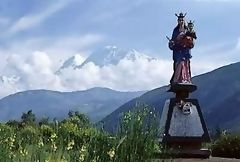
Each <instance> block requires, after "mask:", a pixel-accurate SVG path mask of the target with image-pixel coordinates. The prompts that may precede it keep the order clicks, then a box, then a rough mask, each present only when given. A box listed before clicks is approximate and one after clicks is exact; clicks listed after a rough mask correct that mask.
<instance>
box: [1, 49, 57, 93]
mask: <svg viewBox="0 0 240 162" xmlns="http://www.w3.org/2000/svg"><path fill="white" fill-rule="evenodd" d="M7 61H8V63H7V66H6V69H5V71H6V73H8V75H16V76H19V77H20V80H19V82H18V84H16V85H15V86H17V87H18V88H16V89H21V90H28V89H61V84H60V80H59V78H58V77H57V76H55V75H54V73H53V69H52V61H51V60H50V58H49V56H48V55H47V54H46V53H44V52H39V51H36V52H34V53H33V54H32V55H31V57H29V58H24V57H21V56H19V55H11V56H9V58H8V60H7Z"/></svg>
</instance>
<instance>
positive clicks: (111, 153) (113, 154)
mask: <svg viewBox="0 0 240 162" xmlns="http://www.w3.org/2000/svg"><path fill="white" fill-rule="evenodd" d="M107 154H108V155H109V157H110V159H113V158H114V156H115V151H114V149H111V150H109V151H108V152H107Z"/></svg>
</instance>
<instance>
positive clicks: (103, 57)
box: [77, 46, 155, 68]
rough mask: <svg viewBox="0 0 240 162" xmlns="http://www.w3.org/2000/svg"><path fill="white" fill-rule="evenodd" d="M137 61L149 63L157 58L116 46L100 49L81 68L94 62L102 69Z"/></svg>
mask: <svg viewBox="0 0 240 162" xmlns="http://www.w3.org/2000/svg"><path fill="white" fill-rule="evenodd" d="M123 59H126V60H131V61H135V60H138V59H145V60H148V61H151V60H155V58H152V57H149V56H147V55H145V54H143V53H140V52H138V51H136V50H135V49H132V50H129V51H126V50H123V49H120V48H117V47H116V46H105V47H104V48H103V49H99V50H97V51H95V52H93V53H92V54H91V55H90V56H89V57H88V58H87V59H86V60H85V61H84V62H83V63H82V64H81V65H80V66H77V68H81V67H82V66H84V65H85V64H87V63H89V62H93V63H94V64H95V65H98V66H100V67H102V66H107V65H110V64H112V65H117V64H118V63H119V62H120V61H121V60H123Z"/></svg>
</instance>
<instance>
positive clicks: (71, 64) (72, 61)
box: [56, 54, 84, 74]
mask: <svg viewBox="0 0 240 162" xmlns="http://www.w3.org/2000/svg"><path fill="white" fill-rule="evenodd" d="M83 61H84V58H83V57H82V56H81V55H79V54H76V55H74V56H72V57H70V58H69V59H67V60H66V61H65V62H64V63H63V65H62V66H61V67H60V68H59V69H58V70H57V71H56V74H60V73H61V71H62V70H63V69H66V68H73V69H75V68H76V67H78V66H80V65H81V64H82V63H83Z"/></svg>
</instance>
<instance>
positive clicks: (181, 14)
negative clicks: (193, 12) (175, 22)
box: [175, 12, 187, 19]
mask: <svg viewBox="0 0 240 162" xmlns="http://www.w3.org/2000/svg"><path fill="white" fill-rule="evenodd" d="M186 15H187V13H185V14H184V15H183V13H182V12H181V13H180V14H179V15H178V14H176V13H175V16H177V17H178V19H179V18H184V17H185V16H186Z"/></svg>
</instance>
